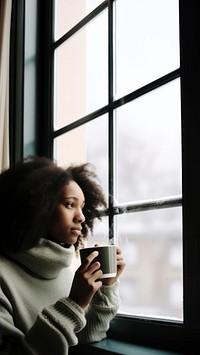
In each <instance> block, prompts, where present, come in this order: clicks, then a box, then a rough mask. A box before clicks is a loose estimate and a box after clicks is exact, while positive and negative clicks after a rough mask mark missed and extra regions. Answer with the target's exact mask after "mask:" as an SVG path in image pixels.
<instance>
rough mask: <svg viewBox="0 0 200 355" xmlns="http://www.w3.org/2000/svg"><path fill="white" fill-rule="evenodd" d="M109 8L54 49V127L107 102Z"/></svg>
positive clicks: (81, 115)
mask: <svg viewBox="0 0 200 355" xmlns="http://www.w3.org/2000/svg"><path fill="white" fill-rule="evenodd" d="M107 27H108V25H107V10H106V11H104V12H103V13H101V14H100V15H99V16H98V17H97V18H95V19H94V20H93V21H92V22H91V23H89V24H88V25H86V26H85V27H84V28H83V29H82V30H80V31H79V32H78V33H77V34H76V35H74V36H73V37H71V38H70V39H69V40H68V41H67V42H65V43H64V44H63V45H62V46H60V47H58V49H57V50H56V51H55V68H54V72H55V74H54V75H55V77H54V81H55V84H54V90H55V91H54V97H55V101H54V127H55V128H60V127H62V126H65V125H67V124H69V123H71V122H73V121H74V120H76V119H79V118H81V117H83V116H85V115H86V114H88V113H91V112H92V111H95V110H96V109H98V108H100V107H101V106H104V105H106V104H107V100H108V59H107V55H108V38H107V37H108V35H107Z"/></svg>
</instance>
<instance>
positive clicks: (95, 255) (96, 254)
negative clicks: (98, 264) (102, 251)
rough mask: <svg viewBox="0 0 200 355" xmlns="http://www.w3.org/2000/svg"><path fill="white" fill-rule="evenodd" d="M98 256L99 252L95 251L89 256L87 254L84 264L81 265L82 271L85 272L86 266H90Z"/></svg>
mask: <svg viewBox="0 0 200 355" xmlns="http://www.w3.org/2000/svg"><path fill="white" fill-rule="evenodd" d="M98 255H99V252H98V251H97V250H95V251H93V252H92V253H91V254H89V255H88V256H87V258H86V262H85V263H84V264H83V265H82V267H81V268H82V271H83V272H85V271H86V270H87V268H88V266H89V265H90V264H91V262H92V261H93V260H94V259H95V258H96V257H97V256H98Z"/></svg>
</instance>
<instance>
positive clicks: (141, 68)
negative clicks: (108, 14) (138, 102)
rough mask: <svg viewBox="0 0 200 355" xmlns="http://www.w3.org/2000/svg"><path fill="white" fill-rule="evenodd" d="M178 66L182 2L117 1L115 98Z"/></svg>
mask: <svg viewBox="0 0 200 355" xmlns="http://www.w3.org/2000/svg"><path fill="white" fill-rule="evenodd" d="M179 66H180V64H179V1H178V0H162V1H161V0H151V1H150V0H148V1H146V0H118V1H116V96H117V97H120V96H124V95H125V94H128V93H129V92H130V91H133V90H136V89H138V88H139V87H140V86H144V85H145V84H148V83H149V82H151V81H153V80H155V79H157V78H159V77H160V76H163V75H165V74H167V73H168V72H170V71H173V70H175V69H177V68H179Z"/></svg>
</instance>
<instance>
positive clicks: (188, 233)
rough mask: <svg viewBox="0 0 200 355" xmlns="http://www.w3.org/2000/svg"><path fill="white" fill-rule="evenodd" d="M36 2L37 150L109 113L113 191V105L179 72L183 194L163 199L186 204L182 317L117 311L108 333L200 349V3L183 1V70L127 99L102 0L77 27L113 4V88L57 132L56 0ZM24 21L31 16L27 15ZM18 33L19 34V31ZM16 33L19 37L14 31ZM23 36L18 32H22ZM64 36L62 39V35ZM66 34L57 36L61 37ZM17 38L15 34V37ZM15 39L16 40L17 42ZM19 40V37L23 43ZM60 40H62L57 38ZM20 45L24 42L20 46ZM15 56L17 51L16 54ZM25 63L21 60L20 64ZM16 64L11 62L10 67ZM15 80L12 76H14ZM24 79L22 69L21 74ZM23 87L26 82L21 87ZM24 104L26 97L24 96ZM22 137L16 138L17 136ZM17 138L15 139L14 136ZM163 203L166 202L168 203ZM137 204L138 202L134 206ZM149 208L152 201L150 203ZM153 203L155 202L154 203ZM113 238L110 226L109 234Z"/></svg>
mask: <svg viewBox="0 0 200 355" xmlns="http://www.w3.org/2000/svg"><path fill="white" fill-rule="evenodd" d="M35 1H37V8H38V11H37V19H36V22H37V31H38V36H37V95H36V102H35V104H36V106H37V115H36V117H35V121H36V122H37V126H38V129H37V131H36V133H35V134H36V141H37V145H36V148H35V150H34V151H33V154H38V155H46V156H48V157H52V156H53V149H52V143H53V139H54V138H55V137H57V136H58V135H60V134H62V133H64V132H67V131H69V130H70V129H72V128H75V127H77V126H78V125H79V124H80V123H81V124H83V123H86V122H89V121H90V120H92V119H94V118H96V117H98V116H99V115H101V114H103V113H105V112H108V113H109V140H110V145H109V161H110V162H111V165H110V169H109V192H110V196H112V192H113V184H112V182H113V172H114V169H113V134H112V132H113V131H112V127H113V116H112V112H113V109H114V108H117V107H119V106H120V105H121V104H122V102H123V103H126V102H129V101H131V100H132V99H133V98H134V97H138V96H140V95H141V94H143V93H144V92H146V90H153V89H154V88H155V87H158V86H159V85H161V84H164V82H168V81H170V80H173V79H175V78H176V77H179V76H180V79H181V115H182V182H183V194H182V199H181V198H177V199H175V201H165V202H166V203H172V204H173V205H175V204H176V205H180V204H182V208H183V277H184V322H183V323H181V322H174V321H166V320H163V321H161V320H159V321H158V320H157V319H150V318H140V317H128V316H127V317H125V316H121V315H117V316H116V317H115V319H114V320H113V321H112V323H111V327H110V330H109V332H108V336H109V337H111V338H116V339H118V340H119V339H121V340H126V341H130V342H137V343H142V344H149V345H153V346H156V347H162V348H165V349H172V350H177V351H181V352H182V353H186V352H187V351H188V352H190V351H191V350H192V349H195V350H196V349H197V348H199V345H198V342H199V341H198V335H199V330H200V325H199V323H200V288H199V285H198V281H199V280H200V238H199V235H200V230H199V229H200V228H199V216H198V214H199V212H198V207H199V200H200V184H199V175H200V174H199V171H200V167H199V165H200V162H199V152H200V140H199V135H198V127H199V117H200V98H199V96H200V95H199V82H200V69H199V63H200V50H199V49H200V48H199V47H200V43H199V34H200V22H199V18H198V17H199V16H198V2H197V1H195V0H179V10H180V11H179V13H180V61H181V62H180V69H179V68H178V69H177V70H175V71H174V72H173V73H170V74H169V75H166V76H164V77H163V78H161V79H158V80H155V81H154V82H153V83H151V84H148V85H146V86H145V87H143V88H141V89H139V90H136V91H135V92H133V93H131V94H129V95H126V96H125V97H124V98H123V100H115V101H113V87H112V79H113V67H112V22H113V13H112V7H113V0H110V1H103V2H102V4H101V5H100V6H99V7H98V8H97V9H96V10H94V11H93V13H92V14H90V15H89V16H87V17H86V18H85V19H84V20H83V21H81V22H80V23H79V25H77V26H82V25H84V23H85V22H86V21H88V20H89V19H90V18H91V17H92V16H96V15H97V13H100V12H101V11H102V10H103V8H106V7H107V6H108V8H109V23H110V25H109V73H110V75H109V92H108V105H107V106H105V107H103V108H101V109H100V110H98V111H96V112H94V113H92V114H90V115H87V116H85V117H83V118H81V119H80V120H79V121H77V122H74V123H72V124H70V125H69V126H68V127H65V128H62V129H60V130H58V131H55V132H54V131H53V47H54V49H55V44H53V0H43V1H39V0H35ZM20 4H22V7H23V6H24V7H26V6H30V1H28V0H24V1H20ZM20 14H21V15H20V16H22V14H23V16H25V11H24V12H23V11H21V12H20ZM24 21H28V19H26V18H24ZM23 31H24V29H22V30H21V32H20V33H21V36H22V35H24V32H23ZM19 36H20V34H19ZM14 37H15V36H14ZM18 38H19V37H18ZM24 38H25V39H24V46H26V36H25V37H24ZM63 39H64V38H63ZM61 40H62V39H60V40H58V41H61ZM15 41H16V37H15V38H14V42H15ZM15 43H16V42H15ZM20 43H21V42H20ZM57 44H58V43H57ZM20 47H22V46H20ZM23 50H24V48H19V49H18V51H19V53H23ZM15 55H16V54H15ZM20 65H21V62H20V63H19V66H20ZM12 68H13V66H12ZM12 75H13V78H15V77H16V79H17V82H18V83H19V78H18V77H17V75H18V76H19V73H18V72H17V69H16V68H15V70H14V73H13V71H12ZM13 81H14V80H13ZM22 81H23V74H22ZM30 85H31V83H30ZM21 90H22V91H23V87H22V88H21ZM11 93H12V98H11V111H10V112H11V119H12V122H15V119H16V122H18V123H19V124H18V126H20V127H18V128H17V131H16V128H12V132H11V133H12V134H11V146H12V152H13V151H14V150H15V149H17V151H19V154H18V155H17V157H14V153H13V158H12V163H14V162H15V160H17V159H18V158H19V156H22V155H23V151H22V146H23V139H22V130H23V125H24V122H26V120H27V117H26V116H25V115H24V111H23V107H22V109H21V114H20V115H18V116H20V117H15V116H16V112H15V110H14V107H15V104H16V102H15V100H16V96H17V93H16V92H15V93H13V91H11ZM20 100H21V101H20V105H21V106H23V104H24V105H25V104H26V103H22V102H23V100H22V98H21V97H20ZM19 135H20V139H19V140H17V139H16V137H19ZM13 137H14V138H13ZM165 202H164V203H165ZM132 207H133V208H135V207H134V206H132ZM147 208H148V206H147ZM150 208H151V207H150ZM108 213H109V223H110V225H112V222H113V218H114V216H115V215H116V214H118V213H120V206H118V207H116V206H114V203H113V200H112V197H110V199H109V208H108ZM110 238H112V229H111V235H110Z"/></svg>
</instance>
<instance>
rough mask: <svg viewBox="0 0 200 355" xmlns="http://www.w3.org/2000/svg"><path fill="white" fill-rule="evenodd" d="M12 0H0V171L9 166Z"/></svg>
mask: <svg viewBox="0 0 200 355" xmlns="http://www.w3.org/2000/svg"><path fill="white" fill-rule="evenodd" d="M11 11H12V0H0V172H1V171H2V170H4V169H7V168H8V167H9V160H10V159H9V56H10V27H11Z"/></svg>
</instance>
